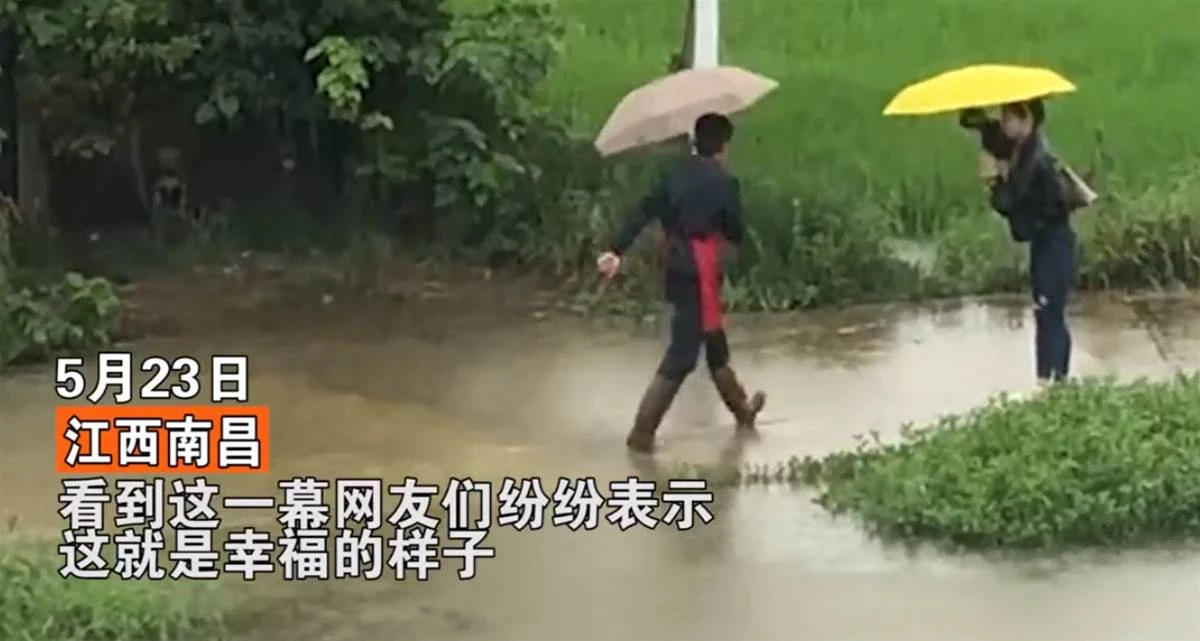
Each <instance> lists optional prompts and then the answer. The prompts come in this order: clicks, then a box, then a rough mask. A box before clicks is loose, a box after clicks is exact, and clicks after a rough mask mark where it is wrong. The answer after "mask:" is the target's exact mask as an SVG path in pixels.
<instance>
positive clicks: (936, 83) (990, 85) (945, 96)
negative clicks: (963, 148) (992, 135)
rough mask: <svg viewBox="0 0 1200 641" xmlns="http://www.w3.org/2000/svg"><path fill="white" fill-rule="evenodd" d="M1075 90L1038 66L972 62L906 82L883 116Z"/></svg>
mask: <svg viewBox="0 0 1200 641" xmlns="http://www.w3.org/2000/svg"><path fill="white" fill-rule="evenodd" d="M1072 91H1075V85H1074V84H1072V83H1071V81H1069V80H1067V79H1066V78H1063V77H1062V76H1060V75H1058V74H1057V73H1055V72H1053V71H1051V70H1049V69H1043V68H1040V67H1019V66H1014V65H973V66H970V67H963V68H961V69H955V70H954V71H947V72H946V73H942V74H939V75H937V76H934V77H932V78H930V79H928V80H924V81H922V82H918V83H916V84H914V85H909V86H907V87H905V88H904V89H902V90H901V91H900V93H898V94H896V97H895V98H892V101H891V102H890V103H888V106H887V107H885V108H884V110H883V115H885V116H923V115H929V114H936V113H944V112H948V111H958V110H960V109H967V108H970V107H993V106H995V105H1002V104H1005V103H1009V102H1020V101H1023V100H1033V99H1034V98H1044V97H1046V96H1050V95H1053V94H1060V93H1070V92H1072Z"/></svg>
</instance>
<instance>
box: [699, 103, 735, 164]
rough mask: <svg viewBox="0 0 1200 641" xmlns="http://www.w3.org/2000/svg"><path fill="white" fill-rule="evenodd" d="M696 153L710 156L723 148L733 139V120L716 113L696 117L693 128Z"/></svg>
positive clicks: (706, 156)
mask: <svg viewBox="0 0 1200 641" xmlns="http://www.w3.org/2000/svg"><path fill="white" fill-rule="evenodd" d="M693 137H694V139H695V144H696V153H697V154H699V155H700V156H703V157H705V158H711V157H713V156H715V155H717V154H719V153H721V152H722V151H724V150H725V145H727V144H729V141H730V140H732V139H733V122H731V121H730V120H729V118H727V117H725V116H723V115H721V114H718V113H706V114H704V115H703V116H700V117H699V118H697V119H696V126H695V128H694V130H693Z"/></svg>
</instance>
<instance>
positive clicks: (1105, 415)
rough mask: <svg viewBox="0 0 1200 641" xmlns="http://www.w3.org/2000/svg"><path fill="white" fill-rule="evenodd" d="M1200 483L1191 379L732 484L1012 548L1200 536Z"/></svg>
mask: <svg viewBox="0 0 1200 641" xmlns="http://www.w3.org/2000/svg"><path fill="white" fill-rule="evenodd" d="M1198 470H1200V376H1196V375H1192V376H1190V377H1180V378H1177V379H1175V380H1171V381H1166V382H1147V381H1139V382H1134V383H1128V384H1117V383H1114V382H1111V381H1084V382H1080V383H1073V384H1067V385H1063V386H1060V387H1058V388H1055V389H1053V390H1051V391H1049V392H1047V393H1045V394H1043V395H1041V396H1038V397H1035V398H1034V399H1032V400H1029V401H1026V402H1010V401H1004V400H1000V401H996V402H993V403H991V404H989V405H988V406H986V407H983V408H980V409H978V410H975V411H973V412H970V413H967V414H963V415H959V416H950V417H946V418H944V419H942V420H941V421H939V422H938V423H936V424H934V425H932V426H929V427H928V428H927V429H923V430H919V431H907V432H906V439H905V441H904V442H902V443H898V444H882V443H878V442H874V443H870V444H864V445H863V446H862V447H861V448H860V449H859V450H858V451H855V452H848V453H839V454H834V455H832V456H829V457H827V458H825V459H824V460H815V459H810V460H807V461H800V460H794V461H791V462H789V463H787V464H784V465H781V466H778V467H776V468H771V469H746V470H726V471H723V472H722V473H721V474H722V476H720V477H719V478H720V480H722V481H723V482H725V483H766V482H791V483H806V484H815V485H817V486H819V487H820V488H821V491H822V494H821V495H820V498H819V499H818V500H819V502H820V503H821V504H823V505H824V506H826V507H827V508H828V509H830V510H832V511H834V512H836V513H850V514H853V515H854V516H855V517H857V518H858V519H860V520H861V521H862V522H863V523H864V524H865V525H866V527H867V528H868V529H869V530H870V531H872V532H873V533H875V534H879V535H882V536H885V537H889V538H898V539H902V540H932V541H935V542H939V543H947V544H953V545H956V546H960V547H965V548H974V549H988V548H1008V549H1012V548H1063V547H1068V546H1115V545H1135V544H1150V543H1161V542H1166V541H1177V540H1180V539H1188V538H1195V537H1200V474H1197V471H1198ZM695 472H697V471H696V470H693V473H695ZM699 472H700V473H702V474H713V473H714V472H712V471H704V470H700V471H699Z"/></svg>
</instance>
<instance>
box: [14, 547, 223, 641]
mask: <svg viewBox="0 0 1200 641" xmlns="http://www.w3.org/2000/svg"><path fill="white" fill-rule="evenodd" d="M59 565H60V562H59V559H58V557H57V555H55V554H54V552H53V551H52V550H48V549H46V548H42V547H32V546H27V545H12V544H3V545H2V546H0V639H5V641H199V640H201V639H203V640H205V641H221V640H223V639H229V638H230V635H229V632H228V630H229V628H228V626H227V625H226V620H225V612H226V611H227V610H228V604H227V603H225V602H224V601H222V600H221V599H220V598H219V596H218V595H217V593H216V591H215V588H213V586H211V585H208V584H202V583H199V584H198V583H195V582H187V581H183V582H174V581H122V580H119V579H110V580H103V581H86V580H79V579H71V580H66V579H63V578H62V577H61V576H59V574H58V568H59Z"/></svg>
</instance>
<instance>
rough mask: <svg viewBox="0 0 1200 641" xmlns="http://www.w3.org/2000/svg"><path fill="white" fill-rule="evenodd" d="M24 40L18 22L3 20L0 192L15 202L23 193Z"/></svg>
mask: <svg viewBox="0 0 1200 641" xmlns="http://www.w3.org/2000/svg"><path fill="white" fill-rule="evenodd" d="M20 46H21V43H20V41H19V40H18V33H17V29H16V25H14V24H12V23H10V22H7V21H5V22H3V23H0V132H3V134H4V137H3V140H0V194H3V195H5V196H8V197H10V198H12V199H13V200H14V201H15V200H16V199H17V198H18V197H19V196H20V194H19V193H18V191H19V186H18V185H19V171H18V167H19V164H18V161H17V139H18V135H17V130H18V126H17V125H18V117H17V111H18V108H19V107H18V96H17V55H18V53H19V52H20Z"/></svg>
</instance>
